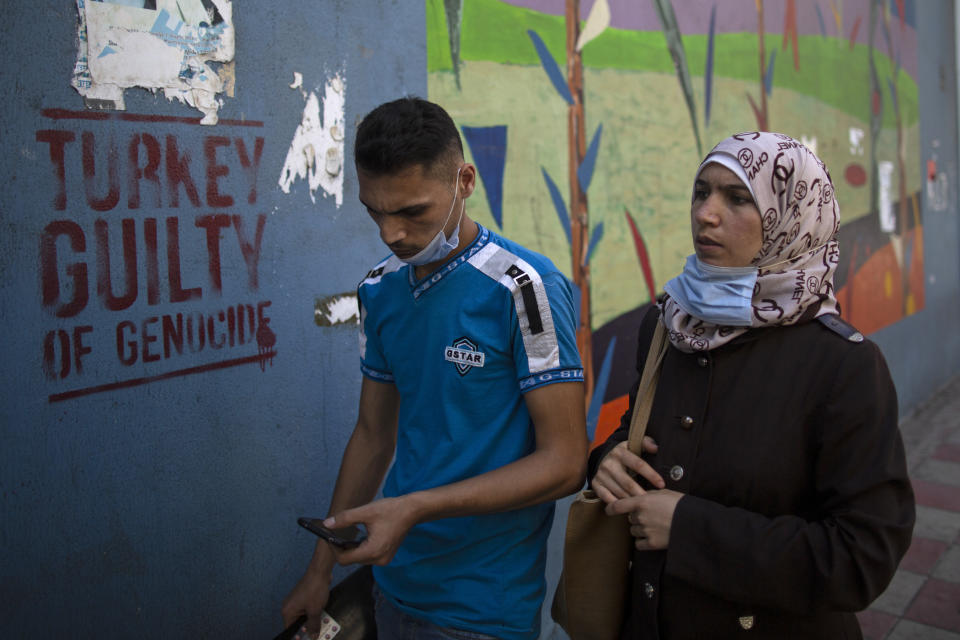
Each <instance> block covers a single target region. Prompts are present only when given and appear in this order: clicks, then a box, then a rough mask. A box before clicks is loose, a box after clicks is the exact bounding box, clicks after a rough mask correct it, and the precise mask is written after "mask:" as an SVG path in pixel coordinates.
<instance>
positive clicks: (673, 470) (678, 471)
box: [670, 464, 683, 482]
mask: <svg viewBox="0 0 960 640" xmlns="http://www.w3.org/2000/svg"><path fill="white" fill-rule="evenodd" d="M682 477H683V467H681V466H680V465H678V464H675V465H673V466H672V467H670V479H671V480H673V481H674V482H680V479H681V478H682Z"/></svg>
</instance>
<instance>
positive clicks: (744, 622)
mask: <svg viewBox="0 0 960 640" xmlns="http://www.w3.org/2000/svg"><path fill="white" fill-rule="evenodd" d="M739 622H740V628H741V629H743V630H744V631H750V629H753V616H740V619H739Z"/></svg>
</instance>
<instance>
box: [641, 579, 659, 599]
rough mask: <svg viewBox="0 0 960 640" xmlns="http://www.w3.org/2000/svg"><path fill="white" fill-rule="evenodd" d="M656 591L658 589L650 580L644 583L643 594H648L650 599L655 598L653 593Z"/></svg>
mask: <svg viewBox="0 0 960 640" xmlns="http://www.w3.org/2000/svg"><path fill="white" fill-rule="evenodd" d="M656 592H657V590H656V589H654V588H653V585H652V584H650V583H649V582H644V583H643V595H645V596H647V598H648V599H649V598H653V594H655V593H656Z"/></svg>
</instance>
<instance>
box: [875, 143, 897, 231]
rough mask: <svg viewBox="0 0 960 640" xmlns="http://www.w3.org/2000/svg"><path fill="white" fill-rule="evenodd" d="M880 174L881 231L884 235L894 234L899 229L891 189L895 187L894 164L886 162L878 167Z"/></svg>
mask: <svg viewBox="0 0 960 640" xmlns="http://www.w3.org/2000/svg"><path fill="white" fill-rule="evenodd" d="M877 169H878V173H879V185H878V186H879V191H880V230H881V231H883V232H884V233H893V232H894V231H895V230H896V228H897V220H896V218H895V217H894V215H893V198H892V197H891V196H890V189H891V188H892V187H893V163H892V162H890V161H889V160H884V161H882V162H880V163H878V165H877Z"/></svg>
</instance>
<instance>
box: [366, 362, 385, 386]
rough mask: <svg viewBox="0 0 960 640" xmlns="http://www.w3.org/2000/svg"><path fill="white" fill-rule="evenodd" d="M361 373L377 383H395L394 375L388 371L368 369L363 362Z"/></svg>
mask: <svg viewBox="0 0 960 640" xmlns="http://www.w3.org/2000/svg"><path fill="white" fill-rule="evenodd" d="M360 372H361V373H363V375H365V376H367V377H368V378H370V379H372V380H376V381H377V382H393V374H392V373H389V372H387V371H377V370H376V369H373V368H371V367H368V366H367V365H365V364H363V363H362V362H361V363H360Z"/></svg>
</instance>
